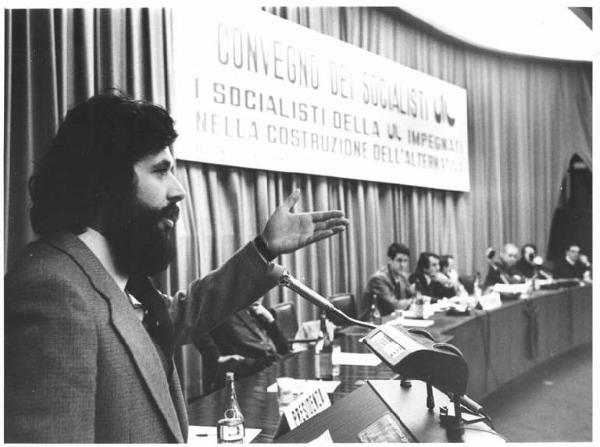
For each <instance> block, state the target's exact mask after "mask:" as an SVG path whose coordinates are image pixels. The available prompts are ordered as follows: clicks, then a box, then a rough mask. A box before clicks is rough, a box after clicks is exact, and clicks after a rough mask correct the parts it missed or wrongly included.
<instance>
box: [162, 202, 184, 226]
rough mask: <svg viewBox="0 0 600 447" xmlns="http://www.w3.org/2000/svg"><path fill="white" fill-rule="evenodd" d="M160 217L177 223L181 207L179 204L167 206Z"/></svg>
mask: <svg viewBox="0 0 600 447" xmlns="http://www.w3.org/2000/svg"><path fill="white" fill-rule="evenodd" d="M159 216H160V218H161V219H162V218H163V217H165V218H167V219H170V220H172V221H173V223H175V222H177V219H179V206H177V204H175V203H172V204H170V205H167V206H165V207H164V208H162V209H161V210H160V212H159Z"/></svg>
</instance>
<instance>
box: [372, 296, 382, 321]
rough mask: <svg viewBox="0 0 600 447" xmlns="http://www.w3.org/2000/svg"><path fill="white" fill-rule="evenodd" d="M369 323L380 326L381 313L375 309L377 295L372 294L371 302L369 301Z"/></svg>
mask: <svg viewBox="0 0 600 447" xmlns="http://www.w3.org/2000/svg"><path fill="white" fill-rule="evenodd" d="M369 322H371V323H373V324H376V325H380V324H381V312H379V308H378V307H377V295H376V294H373V301H371V310H370V311H369Z"/></svg>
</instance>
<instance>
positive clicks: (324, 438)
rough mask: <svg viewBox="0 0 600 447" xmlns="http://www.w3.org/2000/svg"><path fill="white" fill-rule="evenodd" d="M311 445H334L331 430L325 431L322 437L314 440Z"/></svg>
mask: <svg viewBox="0 0 600 447" xmlns="http://www.w3.org/2000/svg"><path fill="white" fill-rule="evenodd" d="M309 444H333V439H331V433H329V430H325V431H324V432H323V434H322V435H321V436H319V437H318V438H315V439H313V440H312V441H310V442H309Z"/></svg>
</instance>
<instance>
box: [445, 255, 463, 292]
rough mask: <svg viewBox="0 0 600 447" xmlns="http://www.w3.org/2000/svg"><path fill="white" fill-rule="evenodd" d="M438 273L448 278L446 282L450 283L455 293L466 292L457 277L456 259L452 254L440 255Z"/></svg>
mask: <svg viewBox="0 0 600 447" xmlns="http://www.w3.org/2000/svg"><path fill="white" fill-rule="evenodd" d="M440 273H442V275H445V276H446V278H448V283H449V284H452V286H453V287H454V290H455V291H456V294H457V295H461V294H463V293H465V294H466V293H467V292H466V290H465V287H464V286H463V285H462V284H461V282H460V281H459V279H458V271H457V270H456V261H455V260H454V256H452V255H442V256H440Z"/></svg>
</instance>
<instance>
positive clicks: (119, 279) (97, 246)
mask: <svg viewBox="0 0 600 447" xmlns="http://www.w3.org/2000/svg"><path fill="white" fill-rule="evenodd" d="M78 237H79V239H81V241H82V242H83V243H84V244H85V245H86V246H87V247H88V248H89V249H90V250H91V251H92V253H94V255H95V256H96V257H97V258H98V260H99V261H100V263H101V264H102V266H103V267H104V268H105V269H106V271H107V272H108V274H109V275H110V276H111V277H112V279H113V280H114V281H115V282H116V283H117V286H119V288H120V289H121V290H123V291H125V286H126V285H127V281H128V280H129V277H128V276H127V275H126V274H124V273H122V272H120V271H119V269H118V268H117V266H116V263H115V259H114V255H113V253H112V250H111V249H110V245H109V244H108V241H107V240H106V238H105V237H104V236H103V235H102V234H100V233H99V232H97V231H96V230H94V229H93V228H89V227H88V228H86V230H85V231H84V232H83V233H81V234H79V235H78Z"/></svg>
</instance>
